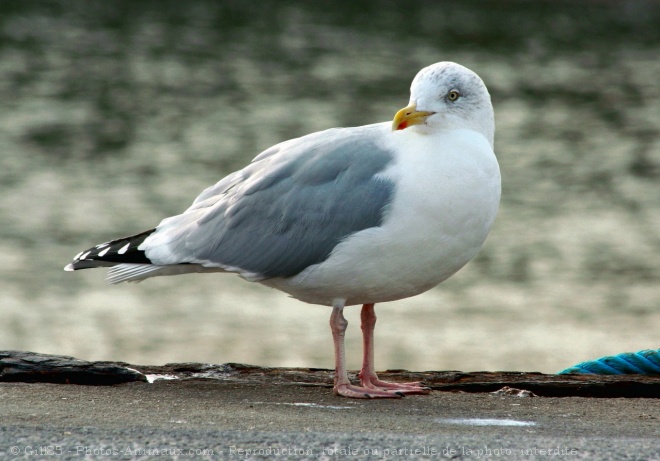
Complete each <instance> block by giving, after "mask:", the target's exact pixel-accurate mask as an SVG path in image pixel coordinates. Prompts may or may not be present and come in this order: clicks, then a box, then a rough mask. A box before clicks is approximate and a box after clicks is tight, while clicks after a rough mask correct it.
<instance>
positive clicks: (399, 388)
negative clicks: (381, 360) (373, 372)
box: [361, 376, 431, 395]
mask: <svg viewBox="0 0 660 461" xmlns="http://www.w3.org/2000/svg"><path fill="white" fill-rule="evenodd" d="M361 384H362V386H363V387H365V388H367V389H380V390H384V391H387V392H399V393H402V394H403V395H426V394H430V393H431V388H430V387H426V386H422V385H421V384H422V383H421V381H417V382H414V383H392V382H388V381H381V380H380V379H378V377H375V376H372V377H369V378H367V379H362V380H361Z"/></svg>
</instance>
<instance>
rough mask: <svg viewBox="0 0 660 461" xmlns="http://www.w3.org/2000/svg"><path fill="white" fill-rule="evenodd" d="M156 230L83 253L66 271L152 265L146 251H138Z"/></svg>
mask: <svg viewBox="0 0 660 461" xmlns="http://www.w3.org/2000/svg"><path fill="white" fill-rule="evenodd" d="M155 230H156V229H149V230H148V231H145V232H141V233H139V234H135V235H131V236H129V237H123V238H120V239H116V240H112V241H110V242H105V243H101V244H99V245H96V246H95V247H92V248H89V249H88V250H85V251H81V252H80V253H78V254H77V255H76V256H75V257H74V258H73V261H72V262H71V264H67V265H66V266H65V267H64V270H65V271H75V270H79V269H89V268H92V267H107V266H114V265H115V264H151V260H150V259H149V258H147V256H146V255H145V253H144V251H142V250H138V247H139V246H140V245H141V244H142V242H144V240H145V239H146V238H147V237H149V236H150V235H151V234H153V233H154V231H155Z"/></svg>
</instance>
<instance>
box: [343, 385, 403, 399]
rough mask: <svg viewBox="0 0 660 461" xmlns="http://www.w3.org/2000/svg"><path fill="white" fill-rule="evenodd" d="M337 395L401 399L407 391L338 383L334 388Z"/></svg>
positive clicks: (357, 397)
mask: <svg viewBox="0 0 660 461" xmlns="http://www.w3.org/2000/svg"><path fill="white" fill-rule="evenodd" d="M332 391H333V392H334V393H335V395H339V396H341V397H348V398H351V399H400V398H401V397H403V396H404V395H405V393H403V392H401V391H398V390H394V389H392V390H382V389H375V388H368V387H361V386H354V385H352V384H337V385H335V387H334V388H333V389H332Z"/></svg>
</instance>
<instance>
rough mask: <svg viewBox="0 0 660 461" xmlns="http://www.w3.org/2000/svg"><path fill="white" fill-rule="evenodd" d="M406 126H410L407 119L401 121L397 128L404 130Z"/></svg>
mask: <svg viewBox="0 0 660 461" xmlns="http://www.w3.org/2000/svg"><path fill="white" fill-rule="evenodd" d="M406 128H408V122H405V121H404V122H401V123H399V125H398V126H397V127H396V129H397V130H404V129H406Z"/></svg>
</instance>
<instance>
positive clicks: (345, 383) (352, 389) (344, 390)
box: [330, 302, 403, 399]
mask: <svg viewBox="0 0 660 461" xmlns="http://www.w3.org/2000/svg"><path fill="white" fill-rule="evenodd" d="M343 311H344V304H343V302H342V303H341V304H339V303H338V304H336V305H335V306H334V307H333V308H332V315H331V316H330V329H331V330H332V340H333V341H334V343H335V386H334V388H333V389H332V391H333V392H334V393H335V395H341V396H343V397H351V398H354V399H371V398H401V397H403V393H400V392H392V391H385V390H377V389H373V388H367V387H360V386H354V385H352V384H351V382H350V381H349V380H348V372H347V370H346V355H345V353H344V334H345V333H346V327H347V326H348V322H347V321H346V319H345V318H344V313H343Z"/></svg>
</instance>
